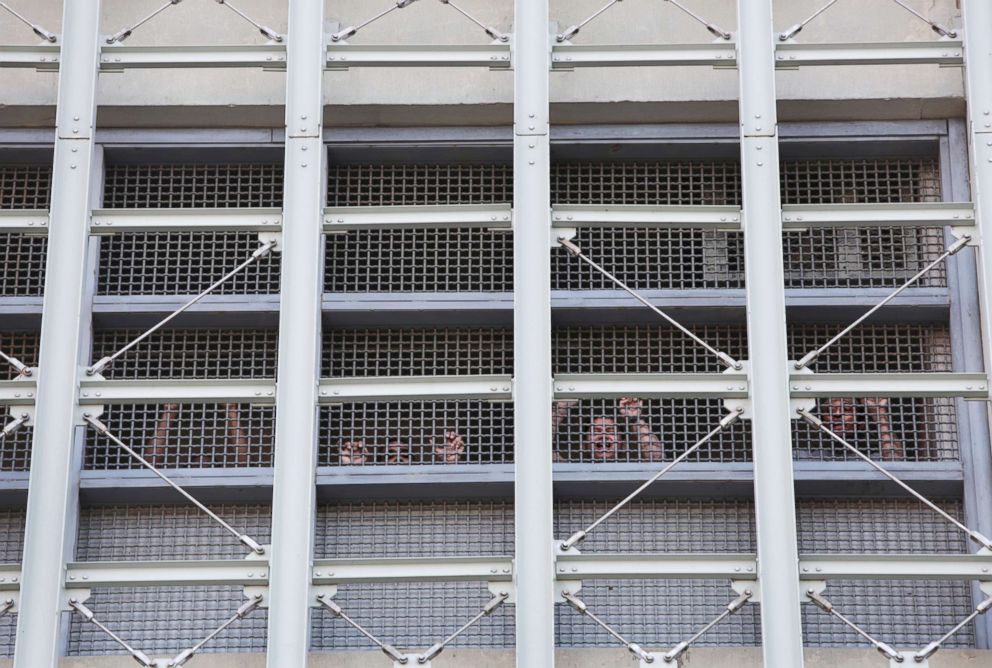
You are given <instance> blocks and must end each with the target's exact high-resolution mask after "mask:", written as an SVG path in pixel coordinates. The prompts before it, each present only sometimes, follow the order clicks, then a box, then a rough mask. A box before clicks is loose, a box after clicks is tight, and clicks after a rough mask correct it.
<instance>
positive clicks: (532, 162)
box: [529, 160, 992, 165]
mask: <svg viewBox="0 0 992 668" xmlns="http://www.w3.org/2000/svg"><path fill="white" fill-rule="evenodd" d="M989 162H992V160H990V161H989ZM529 164H531V165H533V164H534V161H533V160H531V161H530V163H529Z"/></svg>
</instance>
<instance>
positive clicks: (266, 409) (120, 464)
mask: <svg viewBox="0 0 992 668" xmlns="http://www.w3.org/2000/svg"><path fill="white" fill-rule="evenodd" d="M100 419H101V420H102V421H103V422H104V424H106V425H107V427H109V429H110V432H111V433H112V434H114V435H115V436H116V437H117V438H119V439H120V440H121V441H123V442H124V443H126V444H127V445H128V446H130V447H131V448H132V449H134V450H135V451H136V452H137V453H138V454H140V455H141V456H142V457H143V458H144V459H146V460H147V461H148V462H149V463H150V464H152V465H153V466H155V467H157V468H167V469H170V468H171V469H174V468H244V467H260V466H261V467H267V466H272V460H273V439H274V434H275V409H274V408H273V407H272V406H251V405H247V404H178V403H169V404H157V405H156V404H138V405H108V406H107V407H106V411H105V412H104V414H103V415H102V416H101V418H100ZM84 467H85V468H87V469H94V470H97V469H98V470H107V469H111V470H119V469H140V468H142V466H141V464H139V463H138V461H137V460H135V459H134V458H133V457H132V456H131V455H129V454H128V453H127V452H125V451H124V450H123V449H121V448H120V447H119V446H117V445H116V444H114V443H113V442H111V441H110V440H109V439H108V438H107V437H105V436H103V435H101V434H99V433H97V432H96V431H94V430H92V429H89V430H87V432H86V453H85V458H84Z"/></svg>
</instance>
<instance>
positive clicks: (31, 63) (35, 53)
mask: <svg viewBox="0 0 992 668" xmlns="http://www.w3.org/2000/svg"><path fill="white" fill-rule="evenodd" d="M61 50H62V47H60V46H59V45H58V44H42V45H38V46H12V45H9V44H5V45H2V46H0V67H26V68H34V69H36V70H50V71H56V70H58V69H59V54H60V53H61Z"/></svg>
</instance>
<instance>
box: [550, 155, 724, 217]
mask: <svg viewBox="0 0 992 668" xmlns="http://www.w3.org/2000/svg"><path fill="white" fill-rule="evenodd" d="M551 201H552V203H554V204H660V205H679V206H696V205H700V204H718V205H735V204H740V203H741V170H740V164H739V163H738V162H736V161H729V160H722V161H721V160H713V161H671V162H564V163H558V164H555V165H552V167H551Z"/></svg>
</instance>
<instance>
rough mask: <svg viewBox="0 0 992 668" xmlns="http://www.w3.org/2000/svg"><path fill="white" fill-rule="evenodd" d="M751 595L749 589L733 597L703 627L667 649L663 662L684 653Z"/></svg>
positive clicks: (741, 605) (745, 602)
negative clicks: (721, 610)
mask: <svg viewBox="0 0 992 668" xmlns="http://www.w3.org/2000/svg"><path fill="white" fill-rule="evenodd" d="M752 596H754V594H753V593H752V592H751V590H750V589H746V590H744V591H743V592H742V593H741V595H740V596H738V597H737V598H735V599H734V600H733V601H731V602H730V603H728V604H727V605H726V607H725V608H724V610H723V612H721V613H720V614H719V615H717V616H716V617H714V618H713V619H712V620H710V621H709V622H707V623H706V625H705V626H703V628H701V629H699V630H698V631H696V632H695V633H694V634H692V637H690V638H687V639H686V640H683V641H682V642H680V643H679V644H678V645H676V646H675V647H673V648H672V649H670V650H669V651H667V652H665V656H664V657H663V658H664V660H665V663H671V662H672V661H675V660H676V659H677V658H679V657H680V656H682V655H683V654H685V651H686V650H687V649H689V647H690V646H691V645H692V644H693V643H694V642H696V641H697V640H699V639H700V638H702V637H703V636H704V635H706V633H708V632H709V630H710V629H712V628H713V627H714V626H716V625H717V624H719V623H720V622H722V621H723V620H724V619H726V618H727V617H729V616H730V615H732V614H734V613H735V612H737V611H738V610H740V609H741V608H743V607H744V606H745V605H747V602H748V601H750V600H751V597H752Z"/></svg>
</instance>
